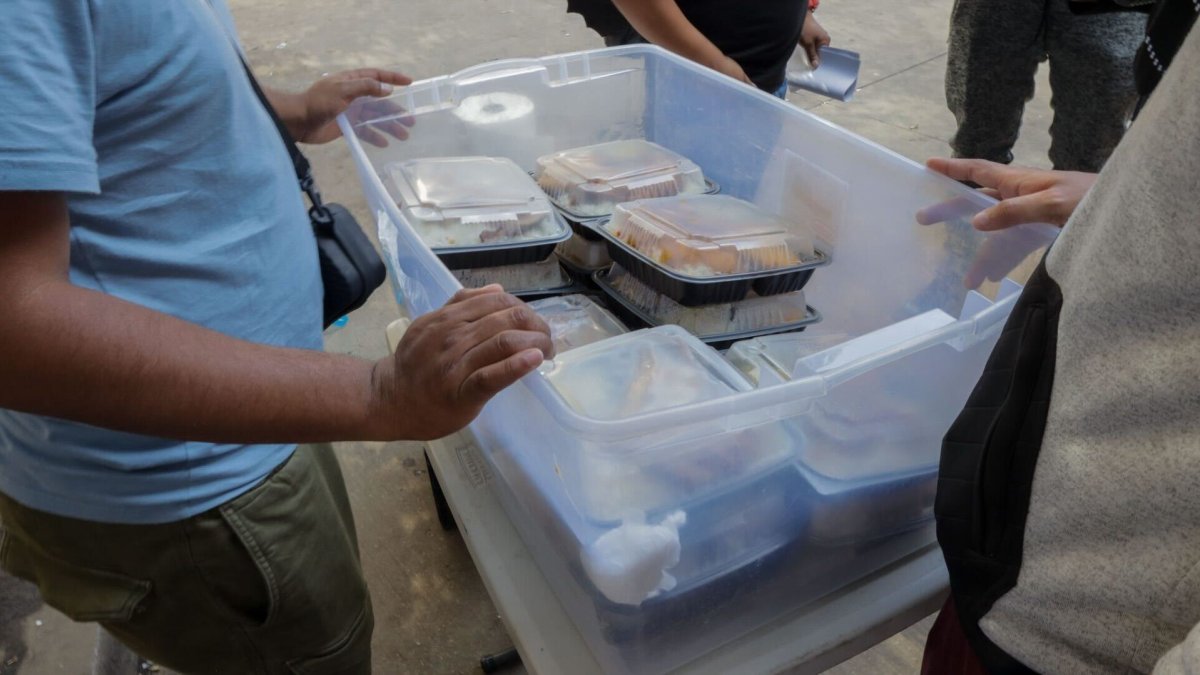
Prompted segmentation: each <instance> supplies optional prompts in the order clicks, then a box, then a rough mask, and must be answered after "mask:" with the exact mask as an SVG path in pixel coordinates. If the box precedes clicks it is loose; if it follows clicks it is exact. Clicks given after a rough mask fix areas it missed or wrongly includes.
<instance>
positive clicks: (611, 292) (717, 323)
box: [594, 265, 821, 349]
mask: <svg viewBox="0 0 1200 675" xmlns="http://www.w3.org/2000/svg"><path fill="white" fill-rule="evenodd" d="M594 279H595V281H596V285H598V286H599V287H600V288H601V290H603V291H604V292H605V293H607V294H608V296H609V298H611V299H612V301H613V302H615V303H617V305H618V306H619V307H621V308H623V309H624V310H626V311H628V312H630V313H632V314H633V315H634V317H636V318H637V319H638V320H640V321H641V322H644V323H646V324H648V325H650V326H661V325H664V324H676V325H678V326H680V327H682V328H684V329H686V330H687V331H688V332H690V333H692V334H693V335H695V336H696V337H698V338H700V339H701V340H703V341H704V342H706V343H708V344H710V345H714V346H716V347H717V348H718V349H719V348H722V347H724V346H728V345H729V344H731V343H732V342H734V341H737V340H745V339H747V338H751V337H754V336H756V335H766V334H770V333H777V332H782V331H795V330H801V329H803V328H804V327H805V326H808V325H809V324H813V323H816V322H817V321H820V320H821V315H820V313H819V312H817V311H816V310H815V309H813V308H812V307H809V306H808V305H807V304H805V301H804V291H793V292H791V293H784V294H781V295H771V296H767V297H765V298H762V297H758V296H755V295H753V294H751V296H750V297H748V298H747V299H745V300H739V301H737V302H724V303H719V304H715V305H704V306H701V307H685V306H683V305H681V304H679V303H677V302H675V301H674V300H672V299H670V298H668V297H667V296H665V295H663V294H661V293H659V292H658V291H655V290H654V289H653V288H650V287H649V286H647V285H646V284H645V283H643V282H642V281H640V280H639V279H637V278H636V277H634V276H633V275H632V274H630V273H629V272H627V271H626V270H624V269H623V268H621V266H619V265H613V266H612V268H611V269H609V270H607V271H601V272H598V273H597V274H596V275H595V277H594Z"/></svg>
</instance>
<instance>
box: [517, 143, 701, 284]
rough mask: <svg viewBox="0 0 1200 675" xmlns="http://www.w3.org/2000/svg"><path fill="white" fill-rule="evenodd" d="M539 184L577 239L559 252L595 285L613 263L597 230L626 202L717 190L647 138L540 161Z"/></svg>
mask: <svg viewBox="0 0 1200 675" xmlns="http://www.w3.org/2000/svg"><path fill="white" fill-rule="evenodd" d="M536 176H537V182H538V185H540V186H541V187H542V189H543V190H545V191H546V194H548V195H549V196H550V200H551V201H552V202H554V205H555V206H556V207H557V208H558V210H559V212H560V213H561V214H562V215H563V217H564V218H566V220H567V222H568V223H570V224H571V228H572V229H573V230H574V231H575V236H574V237H572V238H571V239H570V240H568V241H566V242H563V243H562V244H561V245H559V247H558V254H559V257H560V258H562V260H563V264H564V265H566V266H567V269H569V270H570V271H571V273H572V274H573V275H575V276H576V278H579V279H581V280H586V281H590V280H591V277H592V275H593V274H594V273H595V272H598V271H600V270H603V269H606V268H607V267H608V266H609V265H610V264H611V263H612V260H611V259H610V258H609V256H608V250H607V249H606V247H605V246H604V242H603V240H602V239H601V237H600V234H599V233H598V232H596V228H598V227H600V226H602V225H603V224H604V223H605V222H606V221H608V220H609V219H610V218H611V217H612V214H613V209H615V208H616V206H617V205H618V204H621V203H623V202H629V201H633V200H635V199H642V198H645V197H667V196H673V195H687V194H700V193H706V192H707V193H712V192H716V191H717V190H718V188H717V186H716V185H715V184H714V183H712V182H711V181H707V180H705V178H704V173H703V171H701V170H700V167H698V166H696V164H695V163H694V162H692V161H691V160H689V159H687V158H686V157H684V156H682V155H680V154H678V153H675V152H671V151H670V150H667V149H666V148H664V147H662V146H661V145H658V144H656V143H651V142H650V141H647V140H643V139H629V140H621V141H610V142H608V143H599V144H596V145H589V146H585V147H582V148H573V149H570V150H564V151H561V152H556V153H552V154H549V155H546V156H544V157H540V158H538V166H537V170H536Z"/></svg>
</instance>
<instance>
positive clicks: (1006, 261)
mask: <svg viewBox="0 0 1200 675" xmlns="http://www.w3.org/2000/svg"><path fill="white" fill-rule="evenodd" d="M927 166H928V167H929V168H930V169H932V170H934V171H937V172H938V173H941V174H943V175H945V176H948V177H950V178H953V179H955V180H960V181H972V182H974V183H977V184H978V185H980V190H981V191H982V192H984V193H985V194H987V195H988V196H991V197H994V198H995V199H998V200H1000V201H999V203H997V204H995V205H993V206H991V207H989V208H986V209H983V210H982V211H979V210H978V205H977V204H976V202H974V201H972V200H969V199H966V198H961V197H960V198H956V199H951V200H949V201H946V202H942V203H940V204H934V205H932V206H929V207H926V208H924V209H921V210H920V211H918V212H917V214H916V220H917V222H918V223H920V224H922V225H933V224H935V223H941V222H946V221H949V220H956V219H965V218H970V222H971V225H972V226H974V227H975V229H977V230H980V231H982V232H990V233H991V236H989V237H988V238H987V239H985V240H984V241H983V244H982V245H981V246H980V247H979V251H978V253H977V254H976V256H975V259H974V261H972V263H971V267H970V268H969V269H968V270H967V273H966V276H965V277H964V279H963V285H964V286H965V287H967V288H977V287H979V285H980V284H982V283H983V282H984V280H991V281H997V280H999V279H1001V278H1003V277H1004V276H1005V275H1006V274H1007V273H1009V272H1011V271H1012V270H1013V269H1014V268H1015V267H1016V266H1017V265H1018V264H1020V262H1021V261H1022V260H1024V259H1025V257H1026V256H1028V255H1029V254H1030V253H1032V252H1033V251H1035V250H1037V249H1038V248H1040V247H1041V246H1043V245H1044V244H1045V241H1046V237H1045V235H1044V233H1043V232H1040V231H1038V230H1037V229H1031V228H1023V227H1016V226H1018V225H1025V224H1031V223H1049V224H1051V225H1054V226H1057V227H1062V226H1063V225H1064V224H1065V223H1066V222H1067V220H1068V219H1069V218H1070V217H1071V214H1072V213H1073V212H1074V211H1075V208H1076V207H1077V206H1078V205H1079V202H1080V201H1081V200H1082V199H1083V197H1084V195H1086V194H1087V191H1088V190H1089V189H1090V188H1091V186H1092V184H1094V183H1095V182H1096V174H1091V173H1080V172H1074V171H1046V170H1043V169H1030V168H1025V167H1013V166H1007V165H1004V164H998V163H996V162H989V161H985V160H980V159H945V158H933V159H930V160H929V161H928V162H927Z"/></svg>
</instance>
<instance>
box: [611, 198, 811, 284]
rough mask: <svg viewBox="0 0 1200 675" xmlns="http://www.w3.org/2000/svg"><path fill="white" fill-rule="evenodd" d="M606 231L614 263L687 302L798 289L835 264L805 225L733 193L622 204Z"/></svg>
mask: <svg viewBox="0 0 1200 675" xmlns="http://www.w3.org/2000/svg"><path fill="white" fill-rule="evenodd" d="M599 231H600V233H601V235H602V236H604V238H605V239H606V241H607V242H608V247H609V255H611V256H612V258H613V260H614V261H616V262H618V263H620V264H621V265H622V266H624V267H625V268H626V269H628V270H629V271H630V272H631V273H632V274H634V275H635V276H637V277H638V278H640V279H642V280H643V281H645V282H646V283H647V284H649V285H650V286H651V287H653V288H655V289H656V290H658V291H659V292H660V293H663V294H665V295H667V296H669V297H670V298H672V299H673V300H676V301H678V302H680V303H681V304H684V305H688V306H694V305H701V304H710V303H716V302H731V301H736V300H741V299H742V298H744V297H746V294H747V293H749V292H750V290H751V289H753V290H754V291H755V292H756V293H758V294H759V295H764V296H765V295H775V294H777V293H787V292H791V291H797V290H800V289H801V288H803V287H804V284H805V283H807V281H808V278H809V277H810V276H811V275H812V271H813V269H814V268H815V267H817V266H819V265H822V264H824V263H826V262H828V259H827V258H826V256H825V255H824V254H823V253H821V252H820V251H817V250H815V249H814V248H813V243H812V241H813V238H812V233H811V232H809V231H807V230H806V229H805V228H803V227H802V226H800V225H798V224H794V223H788V222H786V221H784V220H783V219H781V218H779V217H778V216H776V215H774V214H772V213H770V212H767V211H765V210H763V209H761V208H759V207H757V206H755V205H754V204H751V203H749V202H746V201H744V200H741V199H736V198H734V197H730V196H727V195H690V196H685V197H669V198H665V199H647V200H641V201H636V202H631V203H628V204H620V205H618V206H617V209H616V212H615V213H614V214H613V218H612V220H611V221H609V222H608V223H607V224H605V225H604V226H603V227H601V228H600V230H599Z"/></svg>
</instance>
